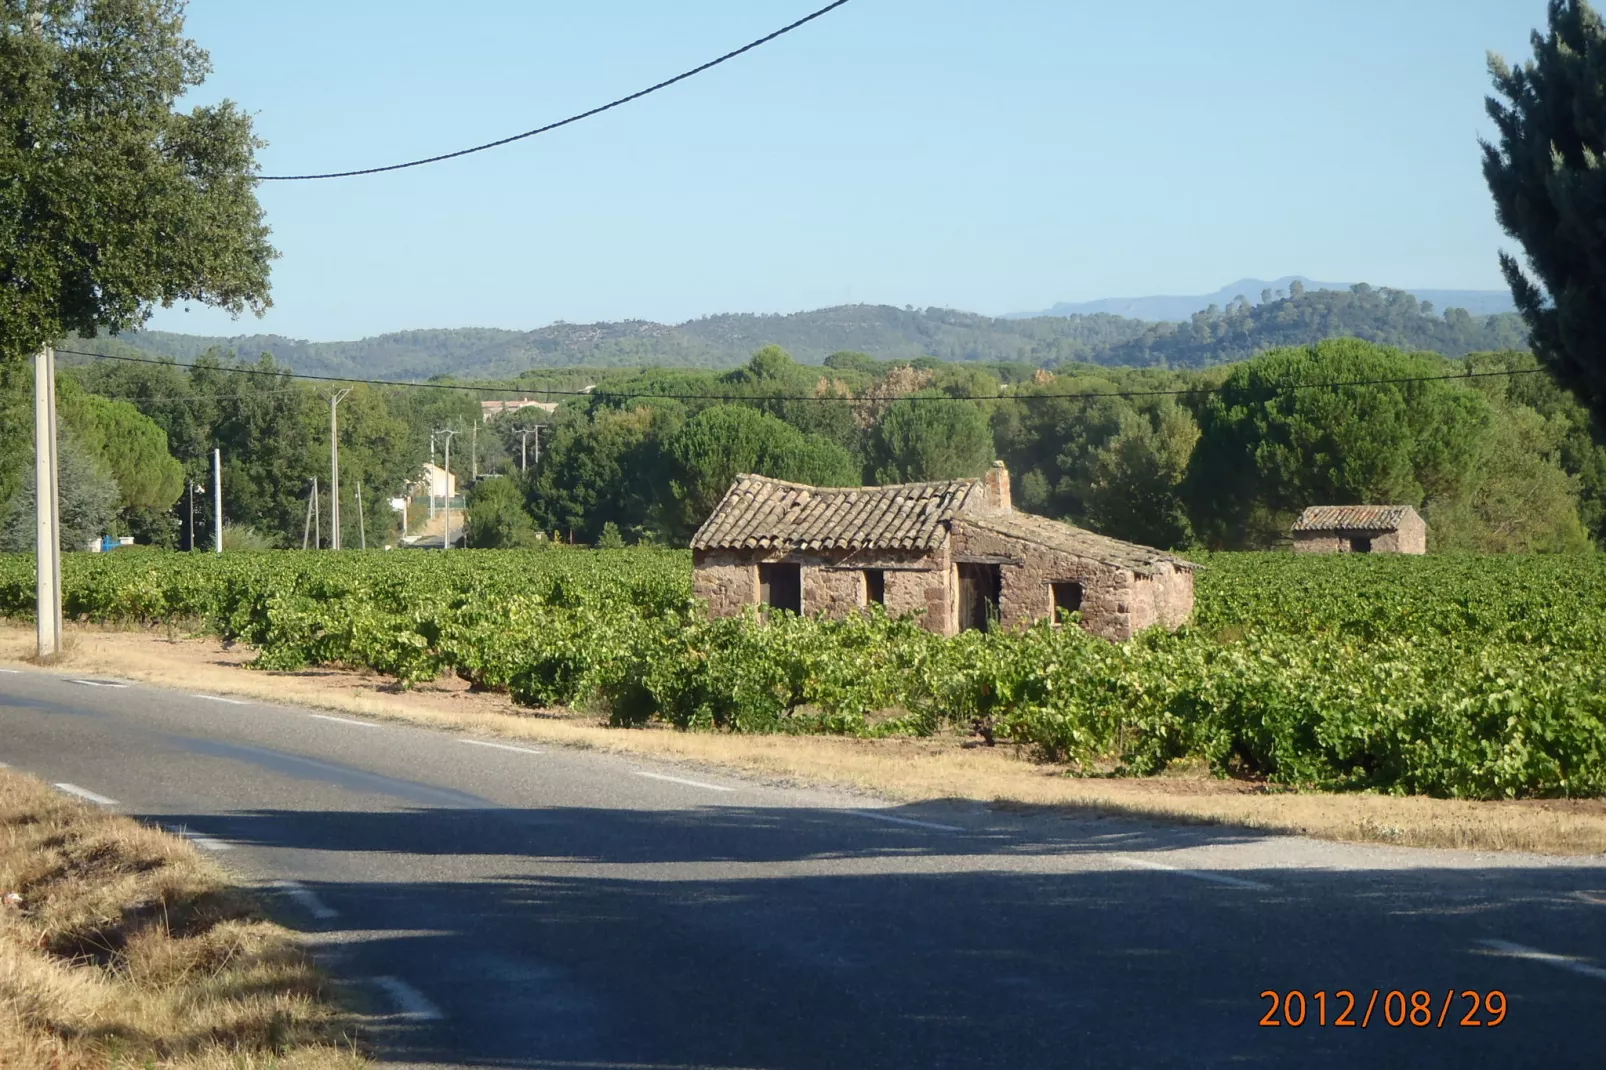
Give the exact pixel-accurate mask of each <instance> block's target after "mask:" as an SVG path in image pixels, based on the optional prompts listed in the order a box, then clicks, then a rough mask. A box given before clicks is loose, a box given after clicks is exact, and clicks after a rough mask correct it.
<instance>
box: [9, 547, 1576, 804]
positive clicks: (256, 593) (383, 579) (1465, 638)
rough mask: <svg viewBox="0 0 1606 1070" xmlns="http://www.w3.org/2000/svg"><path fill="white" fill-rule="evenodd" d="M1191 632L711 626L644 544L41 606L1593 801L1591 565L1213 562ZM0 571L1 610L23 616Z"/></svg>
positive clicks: (323, 570) (1077, 752)
mask: <svg viewBox="0 0 1606 1070" xmlns="http://www.w3.org/2000/svg"><path fill="white" fill-rule="evenodd" d="M1202 560H1203V563H1204V564H1205V566H1206V567H1205V568H1204V569H1203V570H1202V571H1200V572H1199V573H1198V574H1197V583H1198V596H1199V597H1198V606H1197V609H1196V612H1195V614H1194V620H1193V622H1192V623H1191V624H1190V625H1189V626H1187V627H1185V628H1183V629H1181V630H1179V631H1178V632H1175V633H1168V632H1165V631H1159V630H1156V631H1151V632H1148V633H1145V634H1143V635H1140V636H1138V637H1137V638H1136V639H1134V640H1132V641H1130V642H1127V643H1123V644H1116V643H1109V642H1106V641H1104V640H1102V639H1097V638H1094V637H1092V636H1090V635H1088V634H1086V633H1085V632H1083V631H1082V630H1081V629H1080V628H1077V627H1073V626H1063V625H1062V626H1053V625H1050V624H1048V623H1044V624H1041V625H1038V626H1036V627H1033V628H1030V629H1027V630H1024V631H1018V632H1005V631H995V632H989V633H980V632H967V633H964V634H961V635H959V636H956V637H954V638H951V639H945V638H942V637H939V636H935V635H932V634H931V633H929V632H927V631H925V630H924V629H923V628H921V627H920V626H919V623H918V621H915V620H912V619H903V620H894V619H891V618H889V617H887V616H886V615H885V614H884V613H882V612H881V611H880V610H879V608H877V609H875V610H874V611H872V612H870V613H867V614H866V615H864V616H855V617H852V618H849V619H846V620H823V619H813V618H799V617H795V616H792V615H790V614H785V613H772V614H770V615H769V616H768V617H767V618H764V619H760V618H759V617H758V616H757V614H756V613H750V614H749V615H747V616H744V617H733V618H724V619H718V620H710V619H708V618H707V617H706V615H705V613H704V612H703V609H702V607H701V606H700V605H698V604H697V603H696V602H695V601H694V600H693V598H692V590H691V568H690V561H689V555H688V554H686V553H685V552H684V551H670V550H657V549H645V548H635V549H616V550H568V549H547V550H507V551H455V552H452V553H445V554H442V553H422V552H413V553H409V552H394V553H384V552H367V553H363V552H342V553H302V552H262V553H238V554H225V555H223V556H213V555H209V554H193V555H191V554H182V553H163V552H148V551H122V552H118V553H114V554H109V555H106V556H98V555H88V554H71V555H68V556H67V558H66V560H65V563H64V579H65V588H66V606H65V608H66V612H67V613H68V614H69V615H70V616H72V617H75V618H78V619H82V620H92V621H101V622H108V623H123V624H143V625H153V624H159V623H166V624H168V625H169V626H171V625H174V624H183V625H190V626H195V625H199V626H201V627H204V628H206V629H208V630H210V631H212V632H214V633H216V634H219V635H221V636H223V637H225V638H227V639H232V640H236V641H239V642H241V643H245V644H248V645H249V646H251V647H253V648H255V649H256V650H257V651H258V658H257V662H256V664H257V665H258V666H260V667H262V668H269V669H294V668H300V667H303V666H306V665H312V664H324V665H345V666H353V667H362V668H368V669H372V670H375V671H378V672H380V673H384V674H386V675H389V676H392V677H394V678H395V679H397V680H398V681H400V682H401V683H402V684H404V685H411V684H414V683H418V682H421V681H427V680H431V679H435V678H437V677H439V676H441V675H443V674H455V675H456V676H458V677H460V678H461V679H463V680H465V681H467V682H468V683H469V685H470V686H472V687H474V688H476V689H480V690H486V691H496V692H506V693H507V694H509V695H510V696H511V697H512V698H513V700H514V701H515V702H517V703H520V704H523V705H527V706H532V707H562V706H577V707H581V708H585V709H590V710H596V711H597V712H599V713H600V714H601V715H604V716H606V717H608V718H609V719H610V720H611V722H612V723H614V724H616V725H619V726H634V725H641V724H645V723H648V722H651V721H655V720H656V721H661V722H664V723H667V724H670V725H673V726H675V727H678V728H682V729H695V730H710V731H726V732H784V733H834V734H842V735H856V736H866V737H870V736H883V735H894V734H905V735H923V734H931V733H937V732H945V731H958V732H962V733H969V732H971V731H972V730H973V729H975V728H977V727H981V728H983V730H984V731H985V732H986V733H987V734H988V735H989V736H990V737H991V738H993V739H996V740H998V741H1000V742H1004V743H1010V744H1015V745H1018V746H1021V747H1023V748H1026V749H1028V750H1029V751H1030V752H1031V753H1033V754H1035V755H1036V756H1038V757H1041V758H1043V759H1048V760H1052V761H1055V762H1062V763H1066V764H1067V765H1068V766H1069V767H1070V768H1071V769H1072V770H1073V771H1076V772H1079V773H1081V774H1083V775H1123V774H1126V775H1141V774H1152V773H1156V772H1159V771H1161V770H1163V769H1165V768H1166V767H1167V766H1169V765H1171V764H1173V763H1176V762H1180V761H1198V760H1200V759H1202V760H1204V761H1206V762H1208V764H1209V765H1210V767H1211V768H1212V769H1213V770H1215V771H1216V772H1217V773H1219V774H1221V775H1231V776H1240V777H1247V778H1254V779H1261V780H1266V781H1269V782H1274V783H1281V784H1289V785H1295V786H1302V787H1317V788H1325V789H1332V790H1376V791H1385V792H1392V793H1400V794H1407V793H1411V794H1417V793H1421V794H1432V795H1440V796H1452V797H1468V798H1491V797H1514V796H1597V795H1601V794H1606V559H1603V558H1602V557H1600V556H1596V555H1587V556H1586V555H1578V556H1538V555H1534V556H1525V555H1503V556H1470V555H1468V556H1457V555H1435V556H1429V557H1416V558H1410V557H1389V556H1383V555H1375V556H1374V555H1343V556H1321V555H1295V554H1288V553H1283V554H1272V553H1267V554H1215V555H1206V556H1204V557H1203V558H1202ZM33 599H34V595H33V568H32V561H31V560H30V559H28V558H27V557H20V556H8V557H0V614H3V615H5V616H9V617H13V618H17V619H26V618H28V617H29V616H30V615H31V613H32V608H33Z"/></svg>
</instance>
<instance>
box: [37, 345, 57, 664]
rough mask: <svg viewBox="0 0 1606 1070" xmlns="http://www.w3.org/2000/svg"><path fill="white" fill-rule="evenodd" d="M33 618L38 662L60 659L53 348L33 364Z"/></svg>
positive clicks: (54, 362) (41, 353)
mask: <svg viewBox="0 0 1606 1070" xmlns="http://www.w3.org/2000/svg"><path fill="white" fill-rule="evenodd" d="M33 387H34V391H33V441H34V450H33V454H34V469H33V471H34V496H33V497H34V522H35V531H34V534H35V536H36V539H37V544H36V547H35V554H34V558H35V569H36V572H35V585H34V594H35V595H36V600H35V606H34V608H35V612H36V620H37V624H38V627H37V632H38V641H39V643H38V653H39V660H40V661H54V660H55V659H56V658H57V657H58V656H59V655H60V654H61V517H60V515H59V513H60V503H61V499H60V496H59V494H58V482H57V474H56V465H57V456H56V354H55V351H54V350H52V349H51V348H50V347H49V346H46V347H45V348H43V349H41V350H40V351H39V355H38V356H37V357H35V358H34V375H33Z"/></svg>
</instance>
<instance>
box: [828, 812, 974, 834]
mask: <svg viewBox="0 0 1606 1070" xmlns="http://www.w3.org/2000/svg"><path fill="white" fill-rule="evenodd" d="M842 812H843V813H844V814H850V815H852V816H853V817H867V818H869V819H870V820H871V821H885V822H886V823H887V824H889V825H908V826H910V827H911V828H917V829H936V830H937V831H938V832H963V831H965V830H964V829H962V828H960V827H959V826H958V825H943V824H940V823H938V822H936V821H917V820H915V819H914V818H912V817H896V816H894V815H892V814H878V813H876V812H875V811H874V810H843V811H842Z"/></svg>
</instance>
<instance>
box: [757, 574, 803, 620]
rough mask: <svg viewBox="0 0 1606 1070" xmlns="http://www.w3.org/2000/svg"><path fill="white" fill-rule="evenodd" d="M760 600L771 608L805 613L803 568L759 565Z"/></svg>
mask: <svg viewBox="0 0 1606 1070" xmlns="http://www.w3.org/2000/svg"><path fill="white" fill-rule="evenodd" d="M758 600H759V603H760V604H762V605H766V606H769V607H770V608H771V609H785V610H788V611H789V612H792V613H796V614H798V615H799V616H801V615H802V613H803V570H802V568H801V567H800V566H798V565H785V564H777V565H760V566H758Z"/></svg>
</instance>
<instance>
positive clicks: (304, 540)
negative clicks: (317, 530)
mask: <svg viewBox="0 0 1606 1070" xmlns="http://www.w3.org/2000/svg"><path fill="white" fill-rule="evenodd" d="M317 501H318V477H317V476H313V477H312V493H311V494H308V495H307V522H306V523H305V524H304V525H302V527H301V548H302V549H303V550H305V549H306V548H307V546H308V544H310V543H311V542H312V507H313V505H314V504H315V503H316V502H317Z"/></svg>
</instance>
